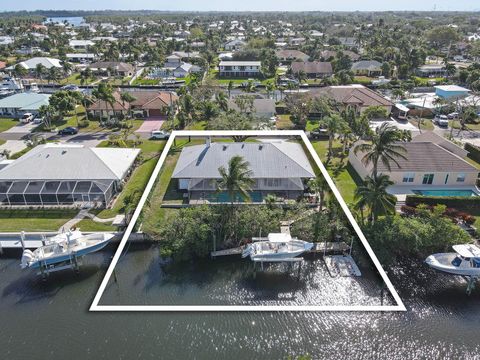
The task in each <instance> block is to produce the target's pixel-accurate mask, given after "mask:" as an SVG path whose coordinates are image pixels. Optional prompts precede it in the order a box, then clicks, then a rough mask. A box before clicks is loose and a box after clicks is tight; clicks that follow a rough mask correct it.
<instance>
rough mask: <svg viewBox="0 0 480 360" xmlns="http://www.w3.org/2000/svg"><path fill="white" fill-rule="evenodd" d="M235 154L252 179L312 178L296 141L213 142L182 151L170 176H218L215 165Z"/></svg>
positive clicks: (186, 177) (223, 164)
mask: <svg viewBox="0 0 480 360" xmlns="http://www.w3.org/2000/svg"><path fill="white" fill-rule="evenodd" d="M236 155H240V156H242V157H243V158H244V159H245V160H246V161H248V162H249V164H250V169H251V170H252V172H253V176H252V177H253V178H311V177H315V173H314V171H313V169H312V167H311V165H310V163H309V161H308V159H307V156H306V155H305V153H304V151H303V149H302V147H301V146H300V145H299V144H296V143H289V142H274V143H212V144H211V145H210V146H209V147H207V145H195V146H187V147H185V148H184V149H183V150H182V153H181V154H180V157H179V159H178V162H177V165H176V166H175V170H174V171H173V176H172V178H176V179H194V178H197V179H215V178H217V179H218V178H220V174H219V172H218V168H219V167H220V166H224V167H226V168H228V161H229V160H230V159H231V158H232V157H233V156H236Z"/></svg>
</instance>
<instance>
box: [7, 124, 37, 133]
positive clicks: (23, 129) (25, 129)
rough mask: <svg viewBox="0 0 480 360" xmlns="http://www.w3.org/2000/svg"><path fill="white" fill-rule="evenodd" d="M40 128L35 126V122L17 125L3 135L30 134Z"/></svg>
mask: <svg viewBox="0 0 480 360" xmlns="http://www.w3.org/2000/svg"><path fill="white" fill-rule="evenodd" d="M37 126H38V124H34V123H33V122H30V123H28V124H22V123H20V122H19V123H18V125H15V126H13V127H11V128H10V129H8V130H5V131H4V132H3V133H2V134H23V135H26V134H30V133H31V132H32V130H33V129H35V128H36V127H37Z"/></svg>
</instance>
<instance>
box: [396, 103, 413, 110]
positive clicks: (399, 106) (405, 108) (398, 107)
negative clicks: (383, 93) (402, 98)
mask: <svg viewBox="0 0 480 360" xmlns="http://www.w3.org/2000/svg"><path fill="white" fill-rule="evenodd" d="M395 107H396V108H397V109H398V110H400V111H404V112H409V111H410V109H409V108H408V107H406V106H405V105H403V104H400V103H397V104H395Z"/></svg>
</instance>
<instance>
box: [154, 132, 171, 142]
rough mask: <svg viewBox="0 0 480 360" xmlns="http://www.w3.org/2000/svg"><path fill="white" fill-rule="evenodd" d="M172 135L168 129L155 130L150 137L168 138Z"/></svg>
mask: <svg viewBox="0 0 480 360" xmlns="http://www.w3.org/2000/svg"><path fill="white" fill-rule="evenodd" d="M169 136H170V134H169V133H168V132H166V131H163V130H153V131H152V134H151V136H150V139H153V140H165V139H168V137H169Z"/></svg>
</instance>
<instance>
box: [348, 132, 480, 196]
mask: <svg viewBox="0 0 480 360" xmlns="http://www.w3.org/2000/svg"><path fill="white" fill-rule="evenodd" d="M424 140H426V141H422V139H421V138H420V139H418V140H417V141H415V140H414V141H412V142H406V143H403V142H402V143H399V145H402V146H403V147H404V148H405V150H406V153H405V157H406V159H402V158H396V161H397V162H398V165H397V164H395V163H394V162H393V161H391V162H390V170H388V168H387V167H386V166H385V165H384V164H383V163H382V162H381V161H380V162H379V163H378V173H382V174H386V175H388V176H389V177H390V180H392V181H393V182H394V185H393V186H391V187H390V188H389V190H388V191H389V192H390V193H393V194H396V195H404V194H412V193H421V191H425V190H467V191H468V190H471V191H472V192H473V193H478V189H477V188H476V186H475V185H476V182H477V178H478V175H479V171H478V170H477V168H475V167H474V166H473V165H471V164H470V163H468V162H467V161H465V160H464V159H462V158H461V157H460V156H458V155H456V154H455V153H453V152H451V151H449V150H448V149H449V148H450V145H449V144H444V143H434V142H432V141H428V139H424ZM356 146H357V144H355V145H354V146H353V147H352V149H351V150H350V152H349V155H348V160H349V162H350V164H351V165H352V167H353V168H354V169H355V170H356V172H357V173H358V175H360V177H362V178H365V177H366V176H367V175H371V174H372V168H373V165H372V164H371V163H369V164H365V163H364V162H363V161H362V159H363V156H364V155H365V154H364V153H362V152H357V154H355V151H354V149H355V147H356ZM452 151H455V150H454V149H452Z"/></svg>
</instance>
